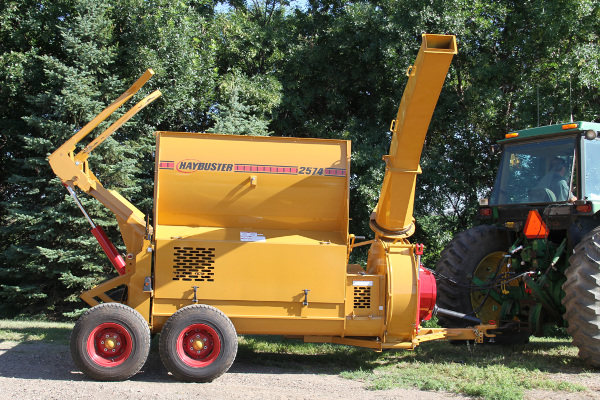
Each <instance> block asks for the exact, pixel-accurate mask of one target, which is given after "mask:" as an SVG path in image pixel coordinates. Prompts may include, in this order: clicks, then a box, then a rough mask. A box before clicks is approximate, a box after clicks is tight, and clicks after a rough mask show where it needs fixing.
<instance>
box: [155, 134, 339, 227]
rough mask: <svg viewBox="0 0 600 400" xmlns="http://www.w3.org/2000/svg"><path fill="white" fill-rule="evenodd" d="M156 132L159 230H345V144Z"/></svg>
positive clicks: (157, 219)
mask: <svg viewBox="0 0 600 400" xmlns="http://www.w3.org/2000/svg"><path fill="white" fill-rule="evenodd" d="M158 134H159V148H158V152H157V178H158V179H157V182H160V184H159V185H158V186H157V191H156V210H157V215H156V221H157V224H159V225H179V226H193V227H202V226H204V227H238V228H257V229H296V230H305V231H335V232H347V226H348V225H347V224H348V179H349V159H350V153H349V150H350V149H349V142H347V141H340V140H317V139H291V138H277V137H273V138H271V137H268V138H265V137H250V136H228V135H215V134H192V133H175V132H159V133H158Z"/></svg>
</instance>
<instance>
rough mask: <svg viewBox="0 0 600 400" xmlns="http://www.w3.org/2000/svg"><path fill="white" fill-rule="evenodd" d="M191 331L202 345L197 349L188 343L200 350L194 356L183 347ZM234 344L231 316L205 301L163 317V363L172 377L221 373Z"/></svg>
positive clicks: (204, 378)
mask: <svg viewBox="0 0 600 400" xmlns="http://www.w3.org/2000/svg"><path fill="white" fill-rule="evenodd" d="M194 332H198V333H199V335H200V336H202V339H201V342H200V343H201V344H202V345H203V346H204V345H206V346H204V347H203V348H201V349H200V350H198V349H196V348H194V349H192V347H191V346H192V345H191V344H190V348H189V350H190V351H192V352H193V351H197V352H198V353H201V352H202V354H200V355H198V357H199V358H197V359H194V358H192V357H190V355H189V353H188V349H186V348H184V347H183V344H186V343H187V340H188V338H190V337H192V338H193V336H188V335H190V334H191V335H195V333H194ZM189 340H190V342H192V340H193V339H189ZM188 344H189V343H188ZM188 344H186V347H187V345H188ZM237 348H238V342H237V333H236V331H235V327H234V326H233V323H232V322H231V320H230V319H229V318H227V316H226V315H225V314H223V313H222V312H221V311H219V310H218V309H216V308H214V307H211V306H208V305H205V304H194V305H191V306H187V307H183V308H181V309H180V310H178V311H177V312H176V313H175V314H173V315H172V316H171V317H170V318H169V319H168V320H167V322H166V323H165V325H164V327H163V329H162V331H161V333H160V342H159V352H160V358H161V360H162V362H163V364H164V365H165V367H166V368H167V370H169V372H171V373H172V374H173V376H174V377H175V378H176V379H178V380H180V381H185V382H211V381H213V380H214V379H216V378H218V377H219V376H221V375H223V374H224V373H225V372H227V370H229V368H230V367H231V364H233V361H234V360H235V356H236V354H237Z"/></svg>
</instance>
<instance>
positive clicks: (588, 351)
mask: <svg viewBox="0 0 600 400" xmlns="http://www.w3.org/2000/svg"><path fill="white" fill-rule="evenodd" d="M565 275H566V277H567V281H566V282H565V283H564V284H563V290H564V291H565V297H564V298H563V300H562V304H563V305H564V306H565V309H566V312H565V314H564V315H563V317H564V319H565V320H566V321H567V322H568V323H569V327H568V328H567V333H569V335H571V337H572V338H573V344H574V345H575V346H577V347H578V348H579V357H580V358H581V359H583V360H584V361H585V362H586V363H587V364H589V365H591V366H593V367H596V368H600V227H598V228H595V229H594V230H592V231H591V232H590V233H588V234H587V235H585V236H584V237H583V238H582V240H581V242H579V244H578V245H577V246H575V249H574V253H573V255H572V256H571V257H570V258H569V268H567V270H566V271H565Z"/></svg>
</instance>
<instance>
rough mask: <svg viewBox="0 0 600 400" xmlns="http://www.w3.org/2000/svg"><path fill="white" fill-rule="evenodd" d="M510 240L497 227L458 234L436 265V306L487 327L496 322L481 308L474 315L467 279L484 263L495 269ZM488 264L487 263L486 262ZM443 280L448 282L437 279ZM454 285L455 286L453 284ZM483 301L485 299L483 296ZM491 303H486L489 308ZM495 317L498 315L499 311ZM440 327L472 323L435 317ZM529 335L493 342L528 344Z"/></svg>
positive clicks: (507, 233) (512, 335)
mask: <svg viewBox="0 0 600 400" xmlns="http://www.w3.org/2000/svg"><path fill="white" fill-rule="evenodd" d="M512 243H513V239H512V237H511V233H510V231H509V230H507V229H505V228H499V227H496V226H488V225H481V226H476V227H474V228H471V229H468V230H466V231H464V232H461V233H459V234H458V235H456V236H455V237H454V239H452V240H451V241H450V243H448V245H447V246H446V248H445V249H444V250H443V251H442V254H441V256H440V259H439V260H438V262H437V263H436V265H435V271H436V275H437V276H436V278H437V287H438V292H437V305H438V306H439V307H442V308H447V309H449V310H453V311H458V312H461V313H464V314H469V315H472V316H477V317H478V318H480V319H482V321H481V322H482V323H484V324H487V323H488V322H489V321H490V320H494V322H496V323H497V322H498V321H497V320H496V318H497V317H494V318H490V314H493V313H494V312H490V310H487V311H486V312H484V311H485V310H486V309H487V308H490V307H489V306H484V309H483V310H482V311H481V312H478V313H477V315H475V313H474V311H476V310H477V308H478V306H477V305H476V304H474V300H473V297H472V295H471V293H470V292H469V290H468V286H470V285H472V283H471V279H470V277H472V276H473V275H475V273H476V271H477V270H478V268H481V265H483V263H484V262H487V261H489V260H492V264H494V265H495V262H496V260H497V259H500V258H501V257H503V256H504V254H507V251H508V249H509V247H510V246H511V245H512ZM486 260H487V261H486ZM440 275H441V276H444V277H446V278H449V279H443V278H440ZM450 280H451V281H453V282H455V283H457V284H458V285H461V286H458V285H456V284H453V283H452V282H450ZM483 297H484V299H485V296H483ZM488 302H490V299H487V300H486V304H489V303H488ZM497 314H498V315H499V314H500V311H499V309H498V311H497ZM438 320H439V324H440V325H441V326H443V327H446V328H464V327H467V326H469V325H473V323H472V322H468V321H462V320H460V319H455V318H449V317H446V316H441V315H440V316H439V317H438ZM529 336H530V335H529V332H514V333H504V334H502V335H500V334H498V335H497V336H496V337H495V338H494V340H493V342H495V343H502V344H504V343H506V344H508V343H510V344H520V343H527V342H528V341H529Z"/></svg>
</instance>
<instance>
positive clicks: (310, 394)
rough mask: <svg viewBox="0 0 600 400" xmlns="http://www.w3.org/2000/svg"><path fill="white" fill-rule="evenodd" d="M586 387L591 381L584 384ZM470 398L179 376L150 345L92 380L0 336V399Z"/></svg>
mask: <svg viewBox="0 0 600 400" xmlns="http://www.w3.org/2000/svg"><path fill="white" fill-rule="evenodd" d="M588 383H590V384H591V386H592V388H591V389H592V390H591V391H588V392H585V393H579V394H570V393H569V394H566V393H547V392H539V391H538V392H535V391H531V392H528V393H527V396H526V397H527V398H528V399H544V400H546V399H556V400H558V399H561V400H562V399H565V398H568V399H600V382H596V385H597V387H595V389H594V388H593V387H594V382H588ZM588 387H589V386H588ZM84 398H85V399H92V398H93V399H109V400H112V399H161V400H169V399H190V398H202V399H226V400H227V399H232V400H233V399H236V400H238V399H241V400H243V399H261V400H266V399H357V400H369V399H398V400H409V399H410V400H437V399H468V397H462V396H457V395H452V394H449V393H440V392H422V391H418V390H403V389H394V390H385V391H370V390H367V389H365V387H364V385H363V384H362V383H360V382H355V381H350V380H346V379H342V378H340V377H339V376H337V375H327V374H322V373H320V374H318V373H304V372H303V373H295V372H290V371H289V370H283V369H280V368H275V367H263V366H257V365H254V364H246V363H244V362H235V363H234V364H233V366H232V368H231V369H230V370H229V372H228V373H226V374H225V375H223V376H222V377H221V378H219V379H217V380H216V381H214V382H212V383H205V384H194V383H181V382H177V381H176V380H175V379H173V377H172V376H170V375H169V374H168V373H167V371H166V369H165V368H164V367H163V365H162V363H161V361H160V357H159V355H158V351H157V350H156V349H154V348H153V349H152V350H151V352H150V357H149V359H148V362H147V363H146V365H145V366H144V368H143V369H142V371H141V372H140V373H138V374H137V375H135V376H134V377H133V378H132V379H131V380H128V381H125V382H95V381H91V380H89V379H87V378H86V377H85V376H84V375H83V374H81V373H80V372H79V371H77V369H76V368H75V365H74V364H73V361H72V360H71V355H70V353H69V349H68V346H65V345H57V344H51V343H45V342H25V343H15V342H7V341H5V342H0V399H7V400H8V399H10V400H17V399H19V400H20V399H36V400H37V399H61V400H62V399H84Z"/></svg>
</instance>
